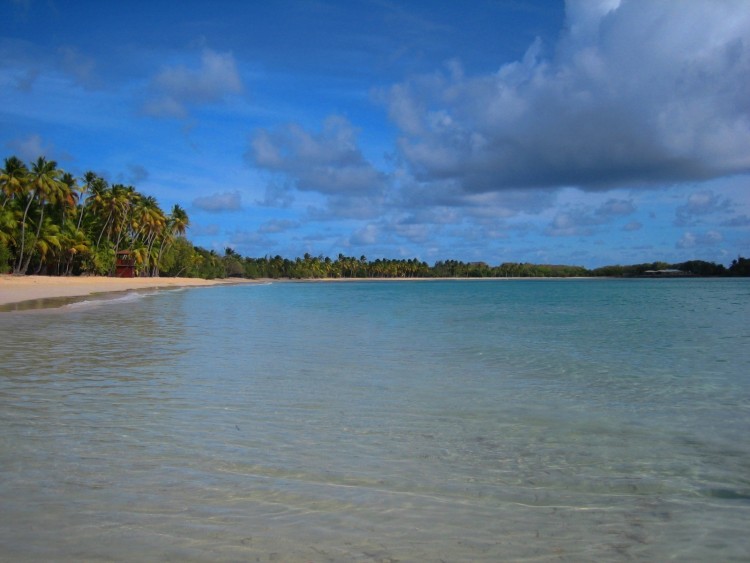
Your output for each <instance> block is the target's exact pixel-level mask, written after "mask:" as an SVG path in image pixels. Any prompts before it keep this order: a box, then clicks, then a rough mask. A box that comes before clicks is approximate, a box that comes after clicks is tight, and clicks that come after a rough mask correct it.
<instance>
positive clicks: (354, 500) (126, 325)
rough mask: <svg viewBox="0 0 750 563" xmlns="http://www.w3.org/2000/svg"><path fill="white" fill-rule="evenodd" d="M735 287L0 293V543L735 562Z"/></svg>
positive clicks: (257, 555)
mask: <svg viewBox="0 0 750 563" xmlns="http://www.w3.org/2000/svg"><path fill="white" fill-rule="evenodd" d="M749 303H750V283H749V280H727V279H721V280H564V281H561V280H556V281H476V282H459V281H456V282H444V281H434V282H389V283H367V282H362V283H328V284H326V283H299V284H297V283H279V284H271V285H258V286H233V287H218V288H208V289H195V290H186V291H168V292H161V293H157V294H151V295H132V296H130V297H128V298H122V297H118V298H117V299H113V300H112V301H104V302H102V301H98V302H84V303H78V304H74V305H68V306H66V307H62V308H57V309H54V310H44V311H30V312H11V313H1V314H0V427H1V428H2V433H1V434H0V559H2V560H8V561H26V560H51V559H52V560H57V561H80V560H162V561H163V560H179V561H223V560H226V561H506V560H514V561H552V560H554V561H625V560H629V559H641V560H652V561H667V560H674V561H748V560H750V534H748V531H749V530H750V375H749V372H750V370H748V367H750V322H748V321H749V320H750V314H749V313H750V305H749Z"/></svg>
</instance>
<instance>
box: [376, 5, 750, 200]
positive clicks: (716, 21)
mask: <svg viewBox="0 0 750 563" xmlns="http://www.w3.org/2000/svg"><path fill="white" fill-rule="evenodd" d="M567 30H568V31H567V33H566V34H565V35H563V37H562V38H561V40H560V43H559V44H558V45H557V46H556V49H555V57H554V58H548V59H545V58H543V57H542V48H543V46H542V45H541V44H540V43H539V42H538V41H537V42H535V43H534V44H533V45H532V46H531V47H530V48H529V50H528V52H527V54H526V56H525V57H524V58H523V59H522V60H521V61H517V62H513V63H509V64H505V65H503V66H502V67H500V69H499V70H498V71H497V72H496V73H494V74H488V75H479V76H473V77H466V76H464V75H463V73H461V72H457V71H456V70H455V63H454V64H453V68H450V69H448V70H446V71H445V72H438V73H435V74H433V75H429V76H421V77H416V78H413V79H411V80H409V81H407V82H405V83H403V84H398V85H396V86H393V87H392V88H391V89H390V90H389V91H387V92H386V93H384V98H385V100H386V103H387V107H388V110H389V115H390V117H391V119H392V120H393V122H394V123H395V124H396V125H397V126H398V127H399V128H400V130H401V138H400V140H399V150H400V153H401V155H402V156H403V158H404V159H405V160H406V162H407V163H408V164H409V167H410V170H411V171H412V172H413V173H414V175H415V177H416V178H417V179H418V180H420V181H423V182H445V181H454V182H456V183H457V184H458V185H459V186H460V188H461V190H463V191H465V192H483V191H497V190H505V189H508V188H513V187H558V186H565V185H574V186H580V187H582V188H584V189H589V190H592V189H605V188H609V187H613V186H618V185H625V184H627V185H641V184H656V183H663V182H667V181H681V180H702V179H707V178H712V177H718V176H721V175H725V174H731V173H742V172H747V171H750V153H748V151H747V148H746V147H747V146H748V145H750V106H748V104H747V99H750V42H748V40H747V37H750V5H748V4H747V3H745V2H741V1H737V0H724V1H713V0H711V1H709V0H694V1H691V2H671V1H656V0H655V1H649V2H641V1H638V0H622V1H620V2H618V1H616V0H608V1H603V2H598V3H597V2H593V1H591V0H581V1H575V2H573V1H571V2H568V4H567Z"/></svg>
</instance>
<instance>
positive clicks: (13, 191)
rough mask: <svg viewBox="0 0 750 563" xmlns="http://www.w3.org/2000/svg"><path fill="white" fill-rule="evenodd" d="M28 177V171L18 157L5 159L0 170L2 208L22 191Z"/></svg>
mask: <svg viewBox="0 0 750 563" xmlns="http://www.w3.org/2000/svg"><path fill="white" fill-rule="evenodd" d="M28 175H29V169H28V168H26V165H25V164H24V163H23V162H22V161H21V159H19V158H18V157H15V156H11V157H8V158H6V159H5V165H4V166H3V168H2V170H0V192H1V193H2V195H3V196H4V198H3V206H2V208H3V209H5V206H6V205H7V204H8V202H9V201H11V200H12V199H14V198H15V197H17V196H18V195H19V194H21V193H23V191H24V189H25V188H24V183H25V182H26V179H27V177H28Z"/></svg>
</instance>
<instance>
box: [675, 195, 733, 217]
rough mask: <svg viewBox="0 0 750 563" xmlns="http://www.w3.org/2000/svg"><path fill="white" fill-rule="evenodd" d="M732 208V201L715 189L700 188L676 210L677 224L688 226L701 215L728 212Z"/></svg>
mask: <svg viewBox="0 0 750 563" xmlns="http://www.w3.org/2000/svg"><path fill="white" fill-rule="evenodd" d="M730 210H731V203H730V201H729V200H728V199H726V198H723V197H721V196H719V195H717V194H716V193H714V192H713V190H700V191H697V192H693V193H691V194H690V195H689V196H688V198H687V201H686V202H685V204H684V205H681V206H679V207H677V209H676V210H675V215H676V219H675V224H676V225H678V226H686V225H693V224H695V223H696V222H697V221H698V220H699V219H700V218H701V217H704V216H706V215H711V214H714V213H726V212H728V211H730Z"/></svg>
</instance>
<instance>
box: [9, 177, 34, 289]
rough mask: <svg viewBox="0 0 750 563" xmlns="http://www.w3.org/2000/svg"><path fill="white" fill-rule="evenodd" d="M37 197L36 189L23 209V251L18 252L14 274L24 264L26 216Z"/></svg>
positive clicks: (18, 272) (19, 271) (17, 272)
mask: <svg viewBox="0 0 750 563" xmlns="http://www.w3.org/2000/svg"><path fill="white" fill-rule="evenodd" d="M35 197H36V190H34V195H32V196H31V197H30V198H29V203H27V204H26V209H24V210H23V219H21V252H19V253H18V263H17V264H16V267H15V268H13V273H14V274H20V273H21V264H23V253H24V247H25V246H26V217H27V216H28V214H29V208H30V207H31V203H32V202H33V201H34V198H35Z"/></svg>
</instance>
